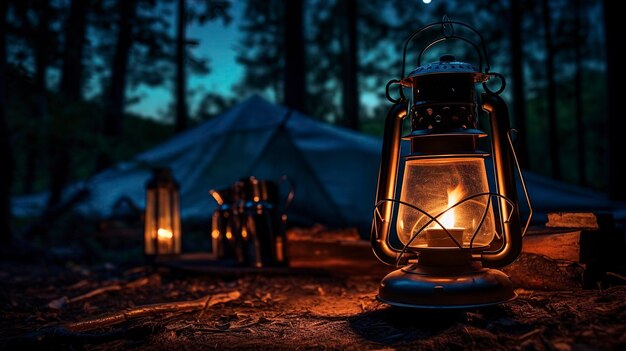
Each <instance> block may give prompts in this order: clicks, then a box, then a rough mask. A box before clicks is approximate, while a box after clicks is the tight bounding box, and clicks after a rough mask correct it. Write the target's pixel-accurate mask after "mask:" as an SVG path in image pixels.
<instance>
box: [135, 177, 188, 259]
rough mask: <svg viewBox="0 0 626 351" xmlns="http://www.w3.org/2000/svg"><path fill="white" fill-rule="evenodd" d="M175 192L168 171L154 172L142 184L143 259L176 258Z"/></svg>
mask: <svg viewBox="0 0 626 351" xmlns="http://www.w3.org/2000/svg"><path fill="white" fill-rule="evenodd" d="M178 189H179V186H178V183H177V182H176V180H174V177H173V176H172V172H171V170H170V169H169V168H155V169H154V170H153V174H152V178H151V179H150V180H148V182H147V183H146V212H145V227H144V228H145V229H144V245H145V254H146V255H147V256H157V255H159V256H160V255H176V254H180V244H181V231H180V204H179V196H178Z"/></svg>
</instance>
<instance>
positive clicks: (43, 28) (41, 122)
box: [24, 0, 50, 194]
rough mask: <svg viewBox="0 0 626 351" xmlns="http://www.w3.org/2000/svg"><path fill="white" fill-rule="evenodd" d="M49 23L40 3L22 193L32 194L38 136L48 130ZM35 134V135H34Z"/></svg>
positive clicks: (46, 10) (45, 5)
mask: <svg viewBox="0 0 626 351" xmlns="http://www.w3.org/2000/svg"><path fill="white" fill-rule="evenodd" d="M49 23H50V4H49V1H48V0H42V1H41V8H40V9H39V23H38V24H37V34H36V35H35V40H34V43H33V44H34V45H33V46H34V51H35V74H34V75H35V79H34V80H35V103H34V104H33V118H34V119H35V123H34V124H35V127H34V128H33V129H34V130H33V131H31V133H30V134H29V137H28V138H29V141H28V150H27V151H26V170H25V174H24V192H25V193H26V194H30V193H32V192H33V184H34V183H35V176H36V174H37V158H38V155H39V150H40V145H39V140H41V138H40V137H38V136H39V135H42V134H43V133H42V132H45V131H46V130H47V129H48V128H47V126H48V124H49V123H48V122H49V121H48V99H47V81H48V80H47V69H48V55H49V54H50V53H49V49H48V41H49V40H50V37H49V33H48V31H49V29H48V27H49ZM35 134H36V135H35Z"/></svg>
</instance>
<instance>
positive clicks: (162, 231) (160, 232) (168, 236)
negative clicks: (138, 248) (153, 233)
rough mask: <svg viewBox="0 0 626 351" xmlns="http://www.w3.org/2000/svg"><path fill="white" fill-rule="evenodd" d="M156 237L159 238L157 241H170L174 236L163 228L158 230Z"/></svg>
mask: <svg viewBox="0 0 626 351" xmlns="http://www.w3.org/2000/svg"><path fill="white" fill-rule="evenodd" d="M157 235H158V236H159V239H171V238H173V237H174V234H172V231H171V230H167V229H163V228H159V230H158V231H157Z"/></svg>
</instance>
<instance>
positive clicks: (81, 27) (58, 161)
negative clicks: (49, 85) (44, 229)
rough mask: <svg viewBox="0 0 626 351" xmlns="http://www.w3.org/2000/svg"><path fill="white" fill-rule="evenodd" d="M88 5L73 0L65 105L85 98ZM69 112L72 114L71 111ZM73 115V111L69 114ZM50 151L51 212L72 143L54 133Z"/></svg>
mask: <svg viewBox="0 0 626 351" xmlns="http://www.w3.org/2000/svg"><path fill="white" fill-rule="evenodd" d="M87 4H88V1H85V0H72V4H71V5H70V15H69V18H68V20H67V26H66V28H65V48H64V57H63V65H62V68H61V95H62V96H63V97H64V99H65V104H66V105H68V106H71V105H73V104H74V103H76V102H78V101H79V100H80V99H81V87H82V72H83V64H82V59H83V47H84V44H85V31H86V20H87ZM66 111H71V108H67V109H66ZM67 113H70V112H67ZM53 134H55V135H53V136H52V138H51V140H50V142H49V146H48V150H49V152H50V184H49V185H50V196H49V197H48V209H52V208H53V207H55V206H56V205H58V204H59V202H60V201H61V196H62V194H63V189H64V188H65V186H66V185H67V183H68V181H69V177H70V169H71V166H70V162H71V157H70V145H69V144H70V142H69V141H68V140H67V136H64V135H58V134H59V133H53Z"/></svg>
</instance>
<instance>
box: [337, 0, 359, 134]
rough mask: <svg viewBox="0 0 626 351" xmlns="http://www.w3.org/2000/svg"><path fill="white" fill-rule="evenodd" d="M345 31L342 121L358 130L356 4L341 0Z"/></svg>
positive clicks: (354, 0)
mask: <svg viewBox="0 0 626 351" xmlns="http://www.w3.org/2000/svg"><path fill="white" fill-rule="evenodd" d="M342 2H343V3H342V4H341V6H343V10H344V11H343V12H344V18H345V24H346V31H345V34H344V38H343V39H344V41H343V86H342V87H343V92H342V99H343V104H342V105H343V106H342V108H343V121H344V123H343V124H344V126H345V127H347V128H350V129H354V130H358V129H359V89H358V77H357V74H358V61H357V49H358V45H357V15H358V14H357V11H358V9H357V3H356V0H342Z"/></svg>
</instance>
